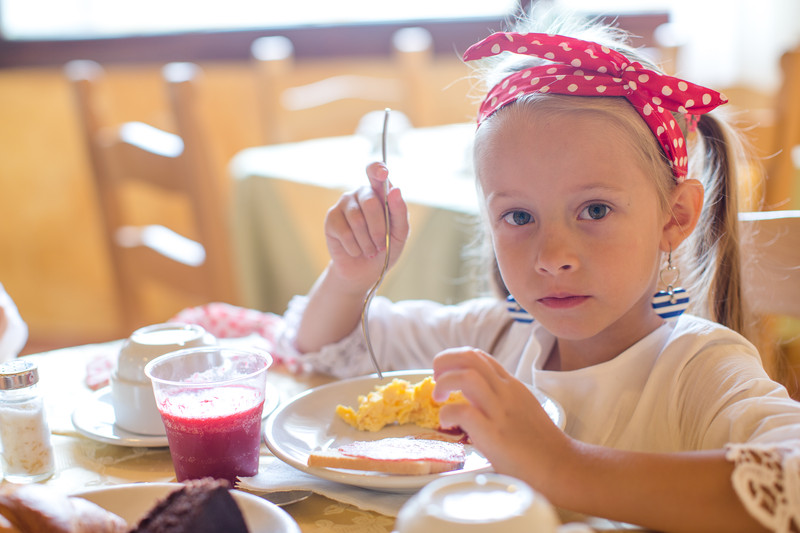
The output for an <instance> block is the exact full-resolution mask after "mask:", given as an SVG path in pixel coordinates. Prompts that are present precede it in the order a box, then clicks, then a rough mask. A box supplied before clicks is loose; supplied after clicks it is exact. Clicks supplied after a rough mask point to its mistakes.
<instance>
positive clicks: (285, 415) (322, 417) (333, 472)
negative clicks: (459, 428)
mask: <svg viewBox="0 0 800 533" xmlns="http://www.w3.org/2000/svg"><path fill="white" fill-rule="evenodd" d="M430 375H431V371H430V370H409V371H398V372H384V373H383V380H380V379H378V376H377V375H375V374H373V375H369V376H362V377H357V378H352V379H347V380H342V381H338V382H335V383H329V384H327V385H322V386H321V387H317V388H314V389H311V390H309V391H306V392H304V393H303V394H300V395H298V396H296V397H294V398H293V399H291V400H290V401H288V402H287V403H284V404H283V405H282V406H281V407H279V408H278V409H277V410H276V411H275V413H274V414H273V415H272V416H271V417H269V418H268V419H267V421H266V423H265V425H264V440H265V441H266V443H267V447H269V449H270V450H271V451H272V453H273V454H275V456H276V457H278V458H279V459H281V460H282V461H284V462H286V463H288V464H290V465H291V466H293V467H295V468H297V469H299V470H302V471H304V472H307V473H309V474H313V475H315V476H317V477H320V478H323V479H328V480H331V481H338V482H340V483H346V484H348V485H355V486H358V487H364V488H369V489H375V490H383V491H390V492H415V491H416V490H418V489H420V488H421V487H423V486H424V485H426V484H428V483H429V482H431V481H433V480H434V479H437V478H440V477H443V476H450V475H455V474H460V473H463V472H483V471H489V470H491V464H490V463H489V461H488V460H487V459H486V458H485V457H484V456H483V455H482V454H481V453H480V452H479V451H477V450H476V449H475V448H474V447H472V446H470V445H467V446H465V448H466V451H467V460H466V462H465V464H464V468H463V469H461V470H455V471H453V472H445V473H442V474H430V475H423V476H400V475H395V474H385V473H380V472H359V471H355V470H341V469H336V468H319V467H310V466H308V465H307V464H306V463H307V462H308V456H309V454H310V453H311V452H312V451H314V450H317V449H328V448H332V447H336V446H341V445H342V444H346V443H348V442H352V441H355V440H373V439H382V438H386V437H402V436H407V435H421V434H426V433H431V431H432V430H430V429H425V428H421V427H418V426H415V425H411V424H404V425H402V426H398V425H392V426H386V427H384V428H383V429H381V430H380V431H377V432H374V433H372V432H364V431H359V430H357V429H355V428H353V427H351V426H350V425H348V424H347V423H345V422H344V421H343V420H341V419H340V418H339V416H338V415H337V414H336V413H335V408H336V406H337V405H338V404H343V405H351V406H354V407H355V406H356V405H357V402H358V396H359V395H364V394H367V393H368V392H370V391H372V390H373V388H374V387H375V386H376V385H382V384H386V383H389V382H390V381H391V380H392V379H394V378H401V379H405V380H408V381H410V382H412V383H416V382H418V381H420V380H422V379H424V378H425V377H426V376H430ZM536 395H537V397H538V398H539V401H540V402H542V405H543V406H544V408H545V411H547V413H548V415H550V417H551V418H552V419H553V421H554V422H555V423H556V424H557V425H558V426H559V427H561V428H563V427H564V411H563V409H562V408H561V406H559V405H558V404H557V403H556V402H554V401H553V400H552V399H550V398H548V397H546V396H544V395H543V394H542V393H540V392H536Z"/></svg>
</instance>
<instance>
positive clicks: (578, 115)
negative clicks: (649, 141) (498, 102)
mask: <svg viewBox="0 0 800 533" xmlns="http://www.w3.org/2000/svg"><path fill="white" fill-rule="evenodd" d="M630 112H631V113H634V114H635V111H634V110H633V109H630ZM634 118H635V119H636V120H641V119H639V118H638V115H637V116H636V117H634ZM644 134H649V131H647V130H646V131H645V132H644ZM641 144H642V143H641V142H640V141H638V140H637V139H636V132H632V131H631V128H629V127H626V122H625V121H621V120H618V119H617V118H616V117H615V116H613V115H612V114H611V113H609V112H608V111H606V110H596V109H591V110H587V109H580V110H577V111H576V110H574V109H561V108H560V109H549V108H543V107H531V106H528V105H518V104H514V105H511V106H508V107H506V108H503V109H501V110H499V111H498V112H497V113H496V115H494V116H493V117H491V119H489V120H488V121H486V122H485V123H484V124H482V125H481V126H480V127H479V128H478V131H477V132H476V137H475V170H476V174H477V177H478V182H479V185H480V186H481V188H482V189H484V192H487V191H486V188H487V187H489V188H493V186H500V185H502V187H504V188H505V187H507V186H509V185H511V186H514V187H523V188H527V185H526V184H530V185H534V182H536V185H538V186H547V185H548V184H554V185H555V182H554V181H553V180H556V179H557V180H558V182H559V183H560V184H564V182H565V181H569V182H571V184H572V186H580V183H582V182H586V180H589V179H591V181H592V182H594V183H601V182H603V181H604V180H605V181H608V182H609V183H613V184H614V185H615V186H618V185H620V184H621V183H625V184H626V187H635V188H639V186H644V187H647V188H648V189H651V190H655V189H656V188H657V186H656V179H655V177H654V176H653V171H652V167H648V165H647V164H646V163H645V158H646V156H645V155H644V150H643V149H642V148H641ZM648 169H650V170H648ZM509 179H511V180H512V181H511V182H509V181H508V180H509ZM498 180H500V181H498ZM537 180H543V181H537ZM548 188H550V187H548Z"/></svg>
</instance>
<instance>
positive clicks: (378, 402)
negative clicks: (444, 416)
mask: <svg viewBox="0 0 800 533" xmlns="http://www.w3.org/2000/svg"><path fill="white" fill-rule="evenodd" d="M435 385H436V384H435V383H434V381H433V378H432V377H430V376H429V377H426V378H425V379H423V380H422V381H420V382H419V383H416V384H414V385H412V384H411V383H409V382H408V381H406V380H404V379H397V378H395V379H393V380H392V382H391V383H389V384H387V385H383V386H380V387H375V390H374V391H372V392H370V393H369V394H367V395H366V396H359V397H358V411H355V410H354V409H353V408H352V407H346V406H344V405H338V406H336V414H338V415H339V416H340V417H341V418H342V420H344V421H345V422H347V423H348V424H350V425H351V426H353V427H354V428H356V429H360V430H362V431H363V430H366V431H378V430H379V429H381V428H382V427H384V426H386V425H389V424H395V423H396V424H416V425H418V426H420V427H423V428H430V429H438V428H439V409H440V408H441V407H442V405H445V404H450V403H463V402H466V401H467V400H466V398H464V395H463V394H462V393H461V392H460V391H457V392H453V393H451V394H450V397H449V398H448V399H447V400H446V401H445V402H444V403H439V402H437V401H434V399H433V387H434V386H435Z"/></svg>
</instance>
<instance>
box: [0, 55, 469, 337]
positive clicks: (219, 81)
mask: <svg viewBox="0 0 800 533" xmlns="http://www.w3.org/2000/svg"><path fill="white" fill-rule="evenodd" d="M160 66H161V65H157V64H141V65H125V66H111V67H108V68H107V74H108V76H107V78H108V79H107V84H106V87H105V89H106V96H107V98H106V104H107V110H108V116H109V119H110V122H119V121H125V120H141V121H144V122H150V123H151V124H153V125H156V126H159V127H163V128H166V129H169V126H170V125H169V115H168V113H167V112H166V111H165V99H164V94H163V90H162V86H161V82H160V73H159V71H160ZM200 66H201V67H202V68H203V70H204V78H203V84H202V87H201V90H202V95H201V96H202V98H203V101H204V104H205V105H204V106H203V117H202V118H203V120H204V121H205V123H206V125H207V127H208V133H209V136H210V140H211V141H212V144H213V148H214V153H213V157H214V160H215V161H216V167H217V171H218V175H219V176H220V179H221V180H222V181H223V182H225V180H226V178H227V176H226V170H225V166H226V164H227V161H229V160H230V158H231V157H232V156H233V155H234V154H235V153H236V152H237V151H239V150H241V149H243V148H245V147H248V146H253V145H258V144H261V143H262V141H261V139H262V131H263V128H262V124H261V123H260V121H259V120H260V119H259V114H258V112H257V109H258V108H259V106H258V94H259V89H258V87H257V85H256V77H255V75H254V71H253V69H252V65H250V64H249V63H247V62H218V63H202V64H201V65H200ZM352 68H353V65H345V64H339V63H330V62H328V63H319V64H317V65H315V66H314V67H313V69H314V70H315V71H318V72H320V74H324V75H327V74H330V73H333V72H336V71H339V70H343V71H349V70H352ZM375 68H377V67H375V66H374V65H372V66H369V67H368V68H367V70H369V71H374V70H375ZM384 69H385V66H384ZM362 70H363V69H362ZM466 73H467V71H466V68H465V67H464V66H463V65H462V64H460V62H459V61H458V60H457V59H455V58H452V59H437V65H436V68H435V76H436V77H435V78H434V79H431V83H430V90H431V91H432V95H433V97H434V99H435V101H436V103H437V105H436V106H435V107H436V116H435V117H432V118H431V120H430V121H429V123H430V124H439V123H448V122H461V121H466V120H469V119H470V118H471V116H472V114H473V113H474V105H473V104H472V103H471V102H470V101H469V100H468V99H467V98H466V96H465V94H466V93H467V91H468V89H469V83H468V81H467V80H465V79H464V75H465V74H466ZM355 118H356V119H357V117H355ZM315 121H316V122H319V123H324V124H326V125H327V126H330V123H329V122H326V121H324V119H321V118H320V117H316V118H315V119H314V120H311V121H309V123H307V124H305V125H303V124H300V126H304V127H305V128H306V132H307V135H308V136H313V132H314V130H313V126H314V122H315ZM341 126H342V127H343V128H347V129H348V130H349V129H350V128H352V127H353V126H352V125H345V124H342V125H341ZM347 132H348V131H341V132H338V133H347ZM333 133H337V132H333ZM333 133H332V132H331V130H325V133H324V134H326V135H328V134H333ZM94 194H95V193H94V188H93V182H92V173H91V169H90V167H89V161H88V157H87V154H86V151H85V147H84V141H83V138H82V136H81V131H80V128H79V119H78V117H77V116H76V113H75V110H74V106H73V102H72V94H71V90H70V87H69V85H68V83H67V82H66V80H65V78H64V76H63V74H62V71H61V69H60V68H27V69H22V68H21V69H3V70H0V282H1V283H3V285H4V286H5V287H6V290H7V291H8V292H9V294H10V295H11V296H12V298H13V299H14V300H15V301H16V302H17V305H18V307H19V309H20V312H21V314H22V315H23V317H24V318H25V320H26V321H27V323H28V326H29V328H30V342H29V346H28V348H27V349H26V352H31V351H37V350H39V349H43V348H48V347H51V346H61V345H69V344H76V343H85V342H97V341H104V340H108V339H112V338H118V337H120V336H122V335H123V334H125V332H124V331H122V330H121V329H120V326H119V315H118V311H117V301H116V295H115V294H114V291H113V289H112V286H113V285H112V273H111V271H110V268H109V264H108V256H107V251H106V249H105V245H104V240H103V233H102V226H101V220H100V214H99V211H98V209H97V206H96V200H95V196H94ZM320 230H321V229H320ZM182 305H183V302H181V301H179V300H176V299H173V298H171V297H166V298H162V301H159V302H154V303H153V306H154V309H153V316H154V317H155V318H154V320H155V319H159V318H160V319H161V320H166V319H167V318H169V317H170V316H171V315H172V313H174V312H175V311H177V310H179V309H181V308H182Z"/></svg>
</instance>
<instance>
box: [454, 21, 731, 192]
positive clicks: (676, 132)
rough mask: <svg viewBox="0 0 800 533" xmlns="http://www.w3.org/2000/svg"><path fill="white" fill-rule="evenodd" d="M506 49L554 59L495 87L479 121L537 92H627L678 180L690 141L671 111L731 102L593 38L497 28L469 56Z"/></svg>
mask: <svg viewBox="0 0 800 533" xmlns="http://www.w3.org/2000/svg"><path fill="white" fill-rule="evenodd" d="M502 52H514V53H520V54H525V55H531V56H535V57H540V58H543V59H548V60H550V61H553V63H554V64H550V65H541V66H536V67H531V68H528V69H524V70H521V71H519V72H515V73H513V74H511V75H510V76H508V77H507V78H505V79H504V80H503V81H502V82H500V83H499V84H497V85H496V86H494V87H493V88H492V90H490V91H489V93H488V94H487V95H486V98H485V99H484V101H483V103H482V104H481V108H480V111H479V113H478V124H480V123H481V122H482V121H483V120H485V119H486V118H487V117H489V116H490V115H492V114H493V113H494V112H495V111H497V110H498V109H500V108H501V107H503V106H505V105H508V104H510V103H512V102H514V101H516V100H517V98H519V97H520V96H522V95H523V94H527V93H533V92H542V93H545V92H551V93H556V94H568V95H578V96H623V97H625V98H626V99H627V100H628V101H629V102H630V103H631V105H633V107H634V108H635V109H636V111H637V112H638V113H639V115H640V116H641V117H642V119H643V120H644V121H645V122H646V123H647V125H648V126H649V127H650V130H651V131H652V132H653V135H655V137H656V139H657V140H658V142H659V144H660V145H661V147H662V149H663V150H664V153H665V154H666V155H667V157H668V159H669V160H670V162H671V165H672V172H673V174H674V175H675V179H676V180H677V181H678V182H680V181H683V179H684V178H685V177H686V172H687V164H688V155H687V151H686V142H685V140H684V137H683V133H682V132H681V130H680V127H678V125H677V124H676V122H675V120H674V117H673V116H672V113H671V111H678V112H681V113H685V114H688V115H689V117H687V118H689V119H690V123H691V122H694V121H693V120H691V117H692V116H697V115H702V114H704V113H708V112H709V111H711V110H712V109H714V108H715V107H717V106H719V105H721V104H724V103H725V102H727V101H728V100H727V98H725V96H723V95H722V94H720V93H718V92H717V91H714V90H712V89H707V88H705V87H702V86H700V85H695V84H693V83H690V82H687V81H685V80H681V79H678V78H674V77H672V76H667V75H665V74H661V73H659V72H655V71H653V70H650V69H647V68H645V67H643V66H642V65H641V64H640V63H638V62H635V61H633V62H632V61H630V60H629V59H628V58H627V57H625V55H623V54H622V53H620V52H617V51H616V50H611V49H609V48H608V47H605V46H601V45H599V44H597V43H594V42H590V41H583V40H580V39H574V38H572V37H565V36H562V35H548V34H544V33H506V32H499V33H494V34H492V35H490V36H489V37H487V38H486V39H484V40H483V41H480V42H478V43H476V44H473V45H472V46H471V47H469V49H468V50H467V51H466V52H465V53H464V60H465V61H472V60H475V59H482V58H485V57H490V56H494V55H498V54H500V53H502Z"/></svg>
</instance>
